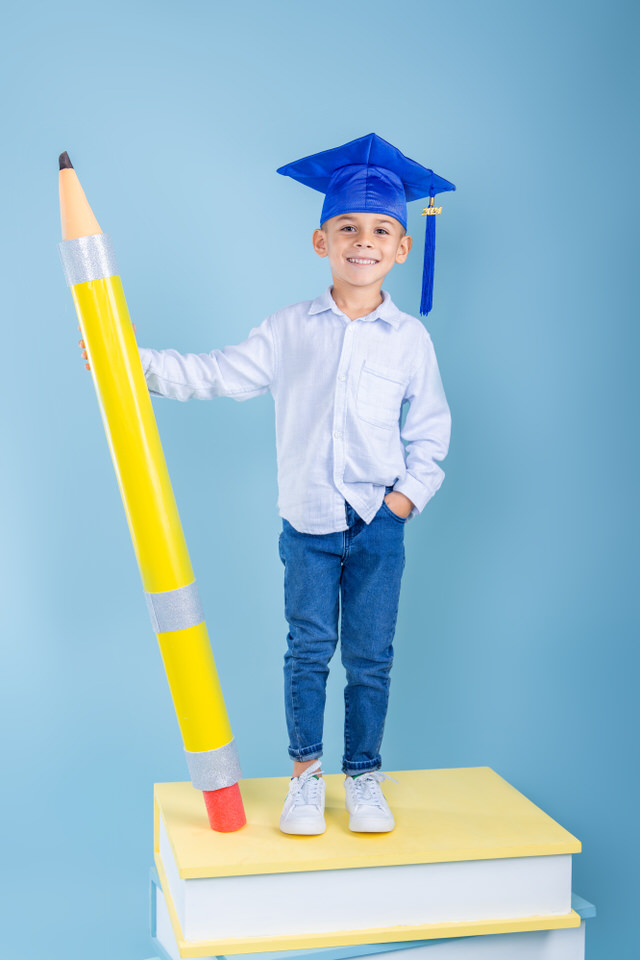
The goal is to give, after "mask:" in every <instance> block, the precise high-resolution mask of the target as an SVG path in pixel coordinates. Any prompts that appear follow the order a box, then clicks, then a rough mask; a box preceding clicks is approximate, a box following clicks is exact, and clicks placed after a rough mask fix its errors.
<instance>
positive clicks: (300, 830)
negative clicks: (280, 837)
mask: <svg viewBox="0 0 640 960" xmlns="http://www.w3.org/2000/svg"><path fill="white" fill-rule="evenodd" d="M326 829H327V825H326V823H325V824H324V825H323V827H322V829H321V830H318V828H317V827H314V826H313V824H310V823H303V824H300V826H296V825H295V824H284V825H283V824H280V833H286V834H287V835H288V836H291V837H320V836H322V834H323V833H324V832H325V830H326Z"/></svg>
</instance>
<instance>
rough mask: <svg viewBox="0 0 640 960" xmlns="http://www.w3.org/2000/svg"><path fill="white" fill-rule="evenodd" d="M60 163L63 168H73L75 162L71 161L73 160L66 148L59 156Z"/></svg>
mask: <svg viewBox="0 0 640 960" xmlns="http://www.w3.org/2000/svg"><path fill="white" fill-rule="evenodd" d="M58 163H59V164H60V169H61V170H73V164H72V163H71V160H69V154H68V153H67V151H66V150H65V152H64V153H61V154H60V156H59V157H58Z"/></svg>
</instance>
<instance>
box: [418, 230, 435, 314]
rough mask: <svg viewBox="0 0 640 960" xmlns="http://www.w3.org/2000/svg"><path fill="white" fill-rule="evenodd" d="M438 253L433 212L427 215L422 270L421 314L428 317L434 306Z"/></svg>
mask: <svg viewBox="0 0 640 960" xmlns="http://www.w3.org/2000/svg"><path fill="white" fill-rule="evenodd" d="M435 255H436V218H435V215H433V214H431V215H429V216H428V217H427V227H426V231H425V238H424V267H423V270H422V299H421V301H420V315H421V316H423V317H426V316H427V314H428V313H429V311H430V310H431V307H432V306H433V269H434V264H435Z"/></svg>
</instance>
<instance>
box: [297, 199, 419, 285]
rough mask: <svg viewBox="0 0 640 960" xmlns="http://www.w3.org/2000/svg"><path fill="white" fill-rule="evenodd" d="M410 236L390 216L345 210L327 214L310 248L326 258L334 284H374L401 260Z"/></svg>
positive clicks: (404, 254)
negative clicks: (342, 212) (337, 214)
mask: <svg viewBox="0 0 640 960" xmlns="http://www.w3.org/2000/svg"><path fill="white" fill-rule="evenodd" d="M411 243H412V241H411V237H409V236H407V235H406V233H405V231H404V227H403V226H402V224H401V223H400V222H399V221H398V220H395V219H394V218H393V217H390V216H386V214H380V213H345V214H340V215H339V216H337V217H331V218H330V219H329V220H327V221H326V222H325V223H323V225H322V227H321V229H319V230H315V231H314V234H313V248H314V250H315V251H316V253H317V254H318V256H320V257H328V258H329V264H330V266H331V273H332V275H333V282H334V285H337V286H342V285H345V286H346V287H358V288H365V287H372V288H373V287H377V289H378V290H379V289H380V288H381V286H382V281H383V280H384V278H385V277H386V275H387V274H388V273H389V271H390V270H391V268H392V267H393V265H394V264H395V263H403V262H404V261H405V260H406V258H407V255H408V253H409V250H410V249H411Z"/></svg>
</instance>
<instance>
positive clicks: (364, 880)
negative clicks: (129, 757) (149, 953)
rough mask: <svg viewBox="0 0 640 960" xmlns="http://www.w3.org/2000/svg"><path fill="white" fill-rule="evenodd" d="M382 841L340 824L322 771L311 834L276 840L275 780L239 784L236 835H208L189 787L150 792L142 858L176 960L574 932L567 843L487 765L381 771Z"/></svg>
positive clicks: (281, 785)
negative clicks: (322, 792)
mask: <svg viewBox="0 0 640 960" xmlns="http://www.w3.org/2000/svg"><path fill="white" fill-rule="evenodd" d="M392 776H393V777H394V778H395V779H396V780H397V781H398V783H397V784H395V783H391V782H389V781H388V782H387V783H386V784H385V793H386V795H387V798H388V800H389V803H390V806H391V808H392V810H393V812H394V816H395V818H396V829H395V830H394V831H393V832H392V833H389V834H378V835H371V834H366V835H365V834H354V833H351V832H350V831H349V829H348V826H347V814H346V812H345V809H344V790H343V787H342V780H343V778H342V777H341V776H328V777H326V781H327V801H326V813H325V816H326V821H327V831H326V833H325V834H323V835H322V836H317V837H316V836H314V837H292V836H285V835H283V834H281V833H280V831H279V829H278V819H279V815H280V809H281V806H282V802H283V799H284V797H285V795H286V792H287V786H288V779H287V778H284V777H277V778H266V779H257V780H244V781H242V782H241V790H242V796H243V800H244V804H245V809H246V810H247V819H248V825H247V827H246V828H245V829H244V830H242V831H240V832H238V833H234V834H226V835H220V834H213V833H212V832H211V831H210V830H209V828H208V824H207V821H206V817H205V816H204V814H203V811H202V810H201V801H200V800H199V794H198V792H197V791H196V790H194V788H193V787H192V786H191V785H190V784H189V783H164V784H156V787H155V862H156V866H157V869H158V874H159V876H160V881H161V884H162V890H163V893H164V898H165V901H166V906H167V910H168V912H169V916H170V918H171V924H172V926H173V930H174V934H175V938H176V942H177V944H178V947H179V951H180V956H181V957H198V956H200V957H202V956H208V955H214V954H217V955H220V954H233V953H252V952H264V951H277V950H293V949H301V948H312V947H329V946H336V945H347V944H365V943H383V942H392V941H403V940H426V939H432V938H438V937H452V936H469V935H473V934H483V933H484V934H493V933H502V932H507V931H513V932H517V931H522V930H542V929H552V928H561V927H573V926H578V925H579V922H580V920H579V917H578V915H577V914H576V913H574V912H573V911H572V910H571V856H572V854H574V853H578V852H579V851H580V843H579V841H578V840H576V838H575V837H573V836H572V835H571V834H570V833H568V832H567V831H566V830H564V829H563V828H562V827H561V826H560V825H559V824H557V823H556V822H555V821H554V820H552V819H551V818H550V817H549V816H547V815H546V814H545V813H544V812H543V811H542V810H540V809H539V808H538V807H536V806H535V805H534V804H533V803H531V801H529V800H527V798H526V797H524V796H523V795H522V794H521V793H519V792H518V791H517V790H515V789H514V788H513V787H511V786H510V785H509V784H508V783H507V782H506V781H505V780H503V779H502V778H501V777H500V776H498V774H496V773H494V772H493V771H492V770H490V769H489V768H487V767H476V768H464V769H452V770H411V771H403V772H398V773H393V774H392Z"/></svg>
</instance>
